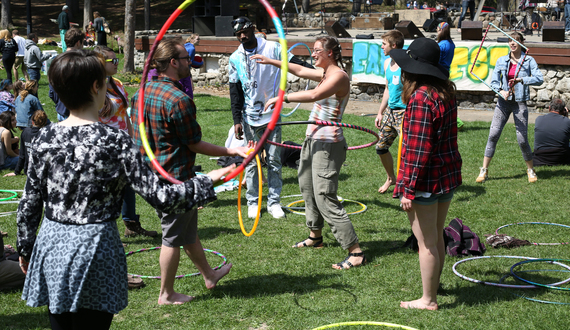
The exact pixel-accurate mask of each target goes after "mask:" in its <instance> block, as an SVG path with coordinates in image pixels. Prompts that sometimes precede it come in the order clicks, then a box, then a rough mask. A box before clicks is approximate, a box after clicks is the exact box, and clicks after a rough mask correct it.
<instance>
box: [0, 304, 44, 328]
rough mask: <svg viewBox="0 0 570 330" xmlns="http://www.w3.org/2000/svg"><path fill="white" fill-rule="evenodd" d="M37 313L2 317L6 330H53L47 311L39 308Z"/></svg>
mask: <svg viewBox="0 0 570 330" xmlns="http://www.w3.org/2000/svg"><path fill="white" fill-rule="evenodd" d="M37 310H38V311H37V312H36V313H18V314H13V315H6V314H4V313H3V315H2V324H4V326H6V328H4V329H14V330H19V329H51V324H50V322H49V317H48V313H47V310H46V309H44V308H41V309H40V308H37Z"/></svg>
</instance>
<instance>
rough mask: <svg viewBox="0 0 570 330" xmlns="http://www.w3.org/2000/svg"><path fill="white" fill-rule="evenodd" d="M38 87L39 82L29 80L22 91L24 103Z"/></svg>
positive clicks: (21, 98) (21, 96) (21, 97)
mask: <svg viewBox="0 0 570 330" xmlns="http://www.w3.org/2000/svg"><path fill="white" fill-rule="evenodd" d="M37 86H38V82H37V81H36V80H28V81H26V84H25V85H24V89H22V90H21V91H20V100H21V101H22V102H23V101H24V99H25V98H26V96H28V95H29V94H30V93H31V92H32V90H33V89H34V88H35V87H37Z"/></svg>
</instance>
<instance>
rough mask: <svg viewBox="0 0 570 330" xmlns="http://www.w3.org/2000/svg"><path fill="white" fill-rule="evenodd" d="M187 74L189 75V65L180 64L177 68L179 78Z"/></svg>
mask: <svg viewBox="0 0 570 330" xmlns="http://www.w3.org/2000/svg"><path fill="white" fill-rule="evenodd" d="M188 76H190V67H189V66H180V68H178V78H179V80H180V79H184V78H186V77H188Z"/></svg>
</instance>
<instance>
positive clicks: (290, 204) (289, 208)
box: [286, 199, 368, 215]
mask: <svg viewBox="0 0 570 330" xmlns="http://www.w3.org/2000/svg"><path fill="white" fill-rule="evenodd" d="M342 201H343V202H352V203H356V204H358V205H360V206H362V208H361V209H360V210H358V211H355V212H350V213H348V212H347V213H346V214H348V215H354V214H360V213H363V212H365V211H366V210H367V209H368V206H366V205H365V204H364V203H361V202H358V201H353V200H351V199H343V200H342ZM304 202H305V201H304V200H302V199H300V200H298V201H294V202H292V203H289V204H287V206H286V208H287V210H289V212H291V213H295V214H299V215H305V213H304V212H299V211H295V210H294V209H292V207H293V205H296V204H299V203H304ZM341 203H342V202H341Z"/></svg>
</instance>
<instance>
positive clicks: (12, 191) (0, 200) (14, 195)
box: [0, 190, 18, 202]
mask: <svg viewBox="0 0 570 330" xmlns="http://www.w3.org/2000/svg"><path fill="white" fill-rule="evenodd" d="M0 193H9V194H13V195H12V196H8V197H5V198H0V202H3V201H9V200H11V199H14V198H16V197H18V193H17V192H15V191H14V190H0Z"/></svg>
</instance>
